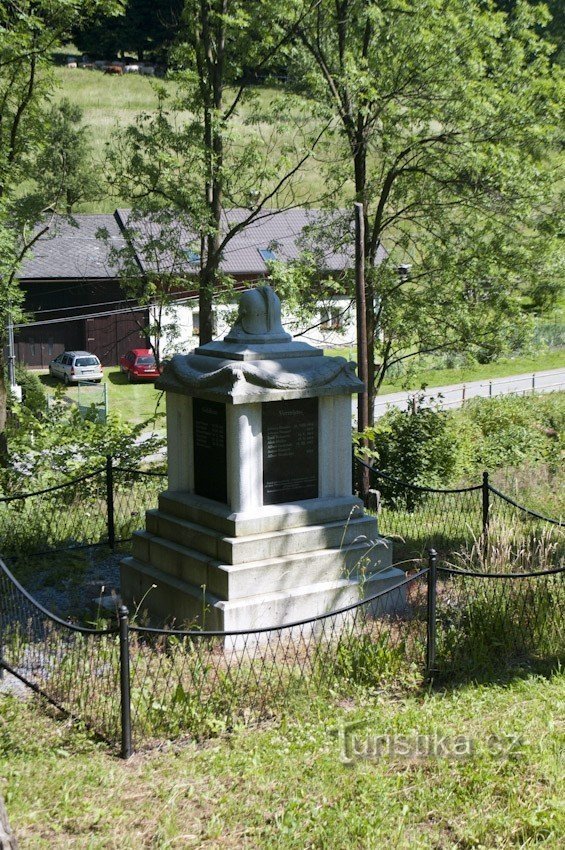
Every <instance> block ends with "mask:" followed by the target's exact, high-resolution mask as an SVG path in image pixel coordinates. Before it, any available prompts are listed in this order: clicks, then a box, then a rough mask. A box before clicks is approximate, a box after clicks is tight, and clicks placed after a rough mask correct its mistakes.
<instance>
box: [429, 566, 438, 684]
mask: <svg viewBox="0 0 565 850" xmlns="http://www.w3.org/2000/svg"><path fill="white" fill-rule="evenodd" d="M436 585H437V552H436V550H435V549H430V550H429V551H428V627H427V635H426V676H427V678H428V679H432V678H433V674H434V671H435V669H436V589H437V588H436Z"/></svg>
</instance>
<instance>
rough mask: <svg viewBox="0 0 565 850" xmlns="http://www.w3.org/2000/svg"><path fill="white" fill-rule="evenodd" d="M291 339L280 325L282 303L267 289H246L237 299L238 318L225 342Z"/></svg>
mask: <svg viewBox="0 0 565 850" xmlns="http://www.w3.org/2000/svg"><path fill="white" fill-rule="evenodd" d="M290 339H292V337H291V335H290V334H288V333H286V331H285V330H284V328H283V326H282V323H281V302H280V300H279V297H278V295H277V294H276V292H275V291H274V290H273V289H272V288H271V287H270V286H258V287H257V289H248V290H246V291H245V292H244V293H242V295H241V297H240V299H239V311H238V318H237V321H236V323H235V325H234V326H233V328H232V329H231V330H230V332H229V333H228V335H227V336H226V337H225V340H226V342H243V341H245V342H256V343H261V342H264V343H273V342H287V341H288V340H290Z"/></svg>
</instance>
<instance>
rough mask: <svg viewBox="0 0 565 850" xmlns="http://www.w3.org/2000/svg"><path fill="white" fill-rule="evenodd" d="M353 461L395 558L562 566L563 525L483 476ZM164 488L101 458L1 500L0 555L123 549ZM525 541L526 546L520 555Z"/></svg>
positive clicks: (149, 476) (156, 479)
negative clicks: (487, 552) (478, 552)
mask: <svg viewBox="0 0 565 850" xmlns="http://www.w3.org/2000/svg"><path fill="white" fill-rule="evenodd" d="M357 463H358V464H360V465H361V466H364V467H365V468H366V469H367V472H368V475H369V479H370V486H371V493H370V498H369V506H370V507H372V508H373V509H374V510H375V511H376V512H377V515H378V519H379V531H380V533H381V534H383V535H384V536H386V537H390V538H391V539H392V540H393V542H394V551H395V557H396V558H397V560H401V559H402V558H418V557H422V556H423V555H425V552H426V551H427V550H428V549H429V548H430V547H432V546H435V547H436V548H437V549H438V551H439V552H440V554H441V555H442V557H446V558H447V559H448V560H452V559H453V558H454V557H456V556H457V557H458V558H459V559H460V556H461V552H464V553H466V554H467V555H468V554H469V552H470V550H471V549H472V548H473V547H474V546H476V544H477V542H478V541H481V544H482V545H483V547H484V546H485V544H486V543H487V542H488V544H489V546H490V547H491V549H492V547H493V546H494V545H495V544H501V543H502V542H505V543H506V544H508V545H507V550H508V551H507V554H511V553H510V550H511V549H512V550H513V553H514V554H513V555H512V558H513V560H514V561H515V560H516V559H517V558H518V555H519V552H520V551H521V552H522V561H523V564H524V568H525V569H529V568H530V566H531V563H532V558H533V559H534V561H535V563H536V565H537V567H539V569H542V568H543V566H544V565H543V563H542V561H543V558H544V557H549V558H550V561H551V564H552V565H553V566H559V565H560V563H563V558H564V555H565V533H564V526H565V523H564V522H563V521H561V520H558V519H552V518H550V517H545V516H543V515H542V514H540V513H536V512H535V511H532V510H530V509H528V508H526V507H524V506H523V505H520V504H518V503H517V502H516V501H515V500H514V499H512V498H510V496H508V495H506V494H505V493H503V492H501V491H500V490H499V489H497V488H496V487H494V486H493V485H492V484H491V483H490V480H489V474H488V473H487V472H485V473H483V477H482V482H481V483H480V484H477V485H474V486H471V487H461V488H453V489H439V488H432V487H423V486H418V485H415V484H411V483H409V482H405V481H401V480H400V479H397V478H395V477H393V476H391V475H388V474H387V473H384V472H381V471H379V470H378V469H374V468H372V467H368V466H367V465H366V464H363V462H362V461H357ZM165 488H166V473H164V472H155V471H151V470H141V469H138V468H131V467H126V466H123V465H120V464H117V463H116V462H115V461H114V460H113V459H112V458H107V459H106V463H105V465H104V467H102V468H100V469H97V470H94V471H93V472H91V473H88V474H86V475H82V476H79V477H77V478H75V479H73V480H72V481H68V482H65V483H62V484H58V485H56V486H53V487H48V488H44V489H42V490H38V491H35V492H33V493H19V494H16V495H13V496H3V497H0V537H1V539H2V551H1V554H2V557H4V558H7V559H11V558H13V557H18V556H20V557H26V556H28V555H42V554H46V553H53V552H58V551H68V550H73V549H80V548H87V547H91V546H101V545H106V546H110V547H111V548H114V546H116V545H117V544H124V543H127V542H128V541H129V540H130V539H131V535H132V533H133V532H134V531H135V530H137V529H139V528H143V527H144V524H145V511H146V510H147V509H149V508H152V507H156V505H157V500H158V495H159V493H160V492H161V491H162V490H163V489H165ZM512 537H513V538H514V544H512V545H510V543H511V539H510V538H512ZM524 540H526V541H530V543H531V544H532V545H528V547H526V549H524V548H523V542H524ZM540 541H541V543H542V544H543V545H542V547H541V548H540V547H539V546H538V550H539V551H538V554H537V555H534V554H533V551H532V548H533V547H534V548H535V545H537V544H538V543H539V542H540ZM491 555H492V551H491ZM540 559H541V560H540ZM458 563H459V562H458ZM459 565H461V564H460V563H459Z"/></svg>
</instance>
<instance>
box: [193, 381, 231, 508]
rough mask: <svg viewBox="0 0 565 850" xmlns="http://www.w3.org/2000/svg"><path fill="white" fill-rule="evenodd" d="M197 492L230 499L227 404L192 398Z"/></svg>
mask: <svg viewBox="0 0 565 850" xmlns="http://www.w3.org/2000/svg"><path fill="white" fill-rule="evenodd" d="M192 423H193V429H194V492H195V493H196V494H197V495H198V496H206V498H207V499H215V501H216V502H223V503H224V504H226V503H227V501H228V483H227V471H226V406H225V404H220V403H219V402H217V401H204V400H203V399H201V398H195V399H194V400H193V407H192Z"/></svg>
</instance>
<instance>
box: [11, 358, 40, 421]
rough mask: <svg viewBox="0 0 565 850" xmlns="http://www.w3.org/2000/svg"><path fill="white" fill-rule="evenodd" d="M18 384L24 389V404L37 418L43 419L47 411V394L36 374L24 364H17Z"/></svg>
mask: <svg viewBox="0 0 565 850" xmlns="http://www.w3.org/2000/svg"><path fill="white" fill-rule="evenodd" d="M16 383H17V384H19V386H20V387H21V388H22V404H23V405H24V407H27V409H28V410H30V411H31V413H33V415H34V416H36V417H41V416H42V415H43V413H44V412H45V411H46V409H47V394H46V392H45V389H44V388H43V384H42V383H41V381H40V380H39V377H38V376H37V375H36V374H35V372H30V371H29V369H26V367H25V366H24V365H23V364H22V363H17V364H16Z"/></svg>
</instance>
